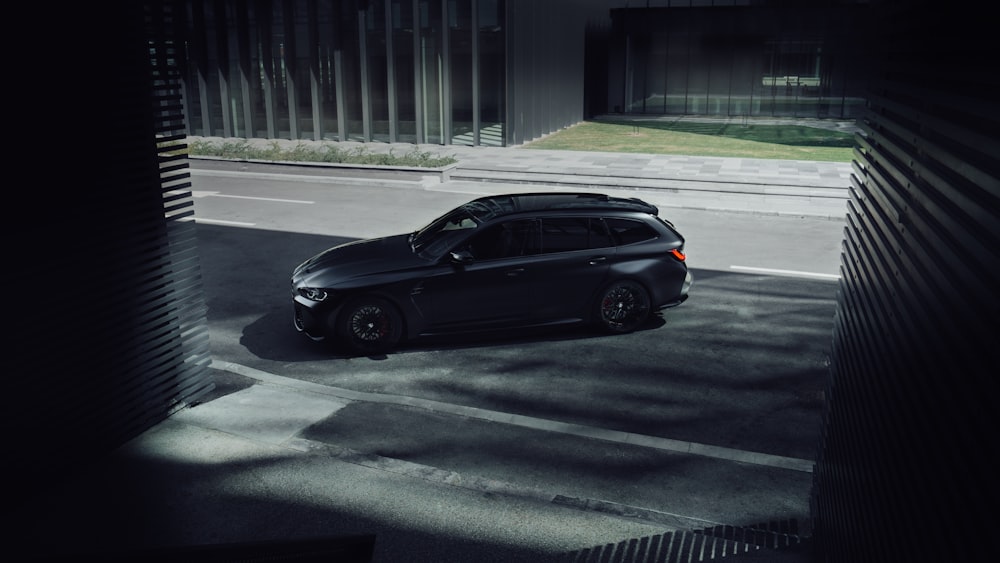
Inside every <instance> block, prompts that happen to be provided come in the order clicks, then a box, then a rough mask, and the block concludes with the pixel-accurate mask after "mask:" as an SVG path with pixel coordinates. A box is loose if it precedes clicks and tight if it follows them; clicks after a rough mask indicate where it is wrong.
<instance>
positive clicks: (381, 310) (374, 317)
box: [337, 297, 403, 354]
mask: <svg viewBox="0 0 1000 563" xmlns="http://www.w3.org/2000/svg"><path fill="white" fill-rule="evenodd" d="M337 333H338V335H339V336H340V338H341V339H342V340H343V341H344V342H345V343H346V344H347V345H348V346H349V347H350V348H351V349H352V350H354V351H356V352H360V353H362V354H371V353H376V352H385V351H387V350H389V349H391V348H392V347H393V346H395V345H396V344H397V343H398V342H399V340H400V338H401V337H402V334H403V318H402V316H401V315H400V314H399V312H398V311H397V310H396V307H394V306H393V305H392V303H389V302H388V301H386V300H385V299H381V298H379V297H359V298H356V299H353V300H352V301H351V302H350V303H348V304H347V305H345V306H344V308H343V310H342V311H341V313H340V316H339V317H338V319H337Z"/></svg>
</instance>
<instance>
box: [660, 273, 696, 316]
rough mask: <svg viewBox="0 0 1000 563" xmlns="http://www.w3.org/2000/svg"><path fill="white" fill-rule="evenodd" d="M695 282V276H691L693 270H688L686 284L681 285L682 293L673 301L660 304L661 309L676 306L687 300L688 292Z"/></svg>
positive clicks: (685, 275) (685, 278) (685, 276)
mask: <svg viewBox="0 0 1000 563" xmlns="http://www.w3.org/2000/svg"><path fill="white" fill-rule="evenodd" d="M693 282H694V278H693V277H692V276H691V272H686V273H685V274H684V284H683V285H682V286H681V291H680V294H679V295H678V296H677V298H676V299H674V300H673V301H670V302H668V303H664V304H663V305H660V309H669V308H671V307H676V306H678V305H680V304H681V303H683V302H685V301H687V298H688V292H689V291H690V290H691V284H692V283H693Z"/></svg>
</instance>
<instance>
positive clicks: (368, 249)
mask: <svg viewBox="0 0 1000 563" xmlns="http://www.w3.org/2000/svg"><path fill="white" fill-rule="evenodd" d="M408 239H409V235H395V236H391V237H384V238H377V239H368V240H359V241H354V242H349V243H347V244H342V245H340V246H335V247H333V248H330V249H328V250H324V251H323V252H321V253H319V254H317V255H316V256H313V257H312V258H310V259H309V260H306V261H305V262H303V263H302V264H301V265H300V266H299V267H298V268H296V269H295V272H294V273H293V274H292V280H293V282H294V283H295V284H296V285H298V286H300V287H307V286H308V287H323V288H332V287H335V286H337V285H340V284H345V283H348V282H350V280H353V279H358V278H367V277H369V276H373V275H379V274H391V273H393V272H402V271H407V270H411V269H413V268H416V267H419V266H426V265H427V261H426V260H425V259H423V258H420V257H419V256H417V255H416V254H414V253H413V249H412V248H411V247H410V243H409V240H408Z"/></svg>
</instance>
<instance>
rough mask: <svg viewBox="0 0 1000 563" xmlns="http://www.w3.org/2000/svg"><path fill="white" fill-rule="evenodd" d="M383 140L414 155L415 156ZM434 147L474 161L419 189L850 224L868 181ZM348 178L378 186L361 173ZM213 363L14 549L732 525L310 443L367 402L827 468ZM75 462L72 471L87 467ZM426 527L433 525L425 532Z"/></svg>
mask: <svg viewBox="0 0 1000 563" xmlns="http://www.w3.org/2000/svg"><path fill="white" fill-rule="evenodd" d="M368 148H369V150H393V151H395V152H397V153H398V152H400V151H407V150H413V148H414V147H413V146H412V145H399V146H395V145H378V144H372V145H369V146H368ZM419 149H420V150H425V151H430V152H434V153H439V154H446V155H451V156H455V157H456V158H457V159H458V160H459V165H458V166H457V167H456V168H455V170H454V171H453V172H452V175H451V179H450V180H448V181H444V182H442V181H441V180H440V179H439V178H435V177H428V178H424V179H421V180H418V181H414V182H413V185H414V187H416V188H419V189H435V190H455V191H462V192H469V193H477V192H479V191H481V192H482V193H495V192H496V191H498V190H500V191H506V190H509V191H535V190H568V189H595V188H601V189H603V190H604V191H609V192H615V193H619V192H621V193H630V192H631V193H634V192H636V191H640V190H641V191H642V194H643V197H644V198H646V199H651V200H652V202H653V203H656V204H657V205H660V206H675V207H688V208H697V209H714V210H723V211H731V212H740V213H755V214H761V215H768V214H774V215H792V216H804V217H821V218H827V219H830V220H842V219H843V217H844V215H845V213H846V203H847V199H848V191H849V185H850V174H851V167H850V165H849V164H844V163H819V162H809V161H771V160H755V159H741V158H715V157H711V158H701V157H686V156H668V155H642V154H606V153H591V152H571V151H548V150H534V149H528V148H490V147H456V146H448V147H444V146H420V147H419ZM286 173H289V174H293V175H295V174H297V173H298V172H296V171H294V170H290V171H287V172H286ZM337 181H341V182H344V181H346V182H365V181H371V180H366V179H365V178H364V176H363V174H362V175H356V176H353V177H349V178H340V179H339V180H337ZM212 369H213V373H215V375H216V383H217V386H216V389H215V390H214V391H213V392H212V393H211V394H210V395H209V396H207V397H204V398H202V402H200V403H199V404H196V405H192V406H190V407H188V408H184V409H182V410H180V411H179V412H177V413H176V414H174V415H173V416H171V417H170V418H169V419H168V420H166V421H164V422H162V423H160V424H158V425H156V426H155V427H153V428H151V429H150V430H148V431H147V432H145V433H143V434H142V435H140V436H138V437H137V438H135V439H133V440H132V441H130V442H129V443H127V444H125V445H123V446H122V447H121V448H119V449H118V450H117V451H115V452H114V453H113V455H111V456H109V458H108V459H107V460H105V461H102V462H100V463H98V464H97V465H96V466H93V467H90V466H88V467H83V468H79V471H73V472H70V473H69V474H67V476H66V479H65V480H64V481H63V482H61V483H53V484H52V487H51V489H50V490H47V491H39V493H38V494H37V496H36V498H35V499H34V500H33V502H32V506H31V508H30V513H26V514H23V515H21V522H20V526H19V527H18V528H16V529H15V530H16V532H17V538H18V541H17V542H16V543H19V544H20V545H21V546H22V547H24V548H25V549H22V550H17V549H15V553H21V555H22V556H25V557H29V556H36V557H40V556H57V555H71V554H81V553H91V554H93V553H100V554H103V556H105V557H106V558H110V557H111V556H112V555H114V554H116V553H122V554H126V555H128V554H134V553H135V552H136V550H146V549H149V548H157V547H171V546H180V545H206V544H231V543H244V542H254V541H265V542H266V541H280V540H302V541H305V540H310V539H315V538H326V539H329V538H334V539H337V538H345V537H352V538H358V537H360V538H361V539H360V540H357V539H355V540H354V541H360V542H361V543H362V544H363V543H364V541H366V538H368V536H367V534H375V537H374V541H375V543H374V546H375V547H374V549H375V552H374V555H373V559H372V560H373V561H544V560H552V561H557V560H570V559H567V557H569V556H570V555H571V554H573V553H577V554H578V553H580V552H581V550H584V549H586V548H587V547H590V546H603V545H613V544H616V543H617V542H627V541H628V540H629V538H649V537H659V536H656V535H657V534H663V533H664V532H665V531H673V530H686V529H698V528H701V527H705V526H713V525H715V524H719V523H718V522H709V521H699V520H697V519H693V518H690V517H686V516H684V515H682V514H670V513H664V512H654V511H648V512H645V513H644V512H643V511H642V508H641V507H639V506H615V505H613V504H609V503H602V502H601V499H586V498H576V497H567V496H566V495H564V494H562V492H561V491H558V490H554V489H552V488H547V489H534V488H531V487H525V486H523V485H517V484H511V483H504V482H498V481H493V480H490V479H486V478H480V477H478V476H477V475H475V474H460V473H456V472H453V471H444V470H440V469H437V468H435V467H432V466H426V465H420V464H416V463H410V462H407V461H406V460H400V459H391V458H387V457H380V456H375V455H371V454H369V453H366V452H364V451H359V450H357V449H350V448H346V447H339V446H337V445H333V444H330V443H327V442H326V441H319V440H315V439H311V437H309V436H307V435H306V431H307V429H310V428H313V427H314V426H315V425H316V424H317V423H319V422H321V421H322V420H324V419H327V418H328V417H330V416H331V415H332V414H334V413H336V412H338V411H339V410H340V409H343V408H344V407H345V406H346V405H348V404H352V403H359V402H360V403H366V404H373V405H374V404H380V403H393V402H395V403H394V404H406V405H408V406H410V407H414V408H419V409H423V410H425V411H428V412H433V413H436V414H437V415H440V416H442V417H450V419H452V420H455V421H456V424H458V421H460V420H467V419H476V420H489V421H490V422H492V423H496V424H510V425H520V426H521V427H530V428H531V429H532V430H533V431H539V432H553V433H557V434H559V435H561V436H570V437H573V438H574V439H576V438H586V439H599V440H604V441H610V442H618V443H621V444H628V445H630V446H636V447H645V448H651V449H653V450H656V451H663V452H670V453H671V455H681V456H693V457H696V458H699V459H703V458H710V459H722V460H730V461H738V462H740V463H744V464H749V465H751V466H754V467H760V468H763V469H765V470H771V469H773V470H776V471H795V472H800V473H803V474H808V472H809V471H811V467H810V463H809V462H808V460H796V459H788V458H781V457H778V456H765V455H754V454H748V453H746V452H738V451H728V450H725V449H724V448H715V449H702V450H698V449H697V448H698V447H699V446H697V445H692V444H686V443H682V442H674V441H670V440H652V439H648V438H646V437H643V436H639V435H629V434H623V433H616V432H607V431H603V430H601V429H595V428H582V427H570V426H567V425H559V424H554V423H549V422H546V421H544V420H540V419H527V418H524V417H521V418H518V417H514V416H511V415H506V414H505V413H492V412H481V411H476V410H474V409H464V408H463V407H461V406H456V405H444V404H434V403H432V402H429V401H414V400H408V399H406V398H399V397H392V398H386V397H378V396H375V395H370V394H360V393H357V394H352V393H351V392H350V391H348V390H343V389H333V388H325V387H323V386H320V385H315V384H309V383H305V382H302V381H298V380H293V379H290V378H284V377H282V376H281V374H273V373H262V372H256V371H254V370H251V369H248V368H244V367H242V366H238V365H234V364H229V363H227V362H224V361H216V362H214V363H213V365H212ZM693 448H694V449H693ZM67 464H68V465H67V467H72V466H71V465H70V464H71V461H68V462H67ZM498 498H502V499H504V502H503V503H500V502H497V501H496V500H495V499H498ZM414 507H417V508H414ZM609 516H614V517H610V518H609ZM415 520H416V521H418V522H420V524H419V525H417V526H415V527H414V525H413V522H414V521H415ZM546 522H559V524H558V525H556V524H547V523H546ZM368 539H370V538H368ZM348 543H349V542H348ZM361 551H362V553H363V551H364V550H363V549H362V550H361ZM341 560H354V559H349V558H344V559H341ZM358 560H364V559H358Z"/></svg>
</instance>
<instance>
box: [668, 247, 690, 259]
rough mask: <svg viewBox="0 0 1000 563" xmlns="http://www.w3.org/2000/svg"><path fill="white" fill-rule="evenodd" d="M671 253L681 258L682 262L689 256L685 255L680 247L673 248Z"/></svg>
mask: <svg viewBox="0 0 1000 563" xmlns="http://www.w3.org/2000/svg"><path fill="white" fill-rule="evenodd" d="M670 253H671V254H673V255H674V258H676V259H678V260H680V261H681V262H683V261H684V260H686V259H687V256H684V251H683V250H681V249H679V248H671V249H670Z"/></svg>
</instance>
